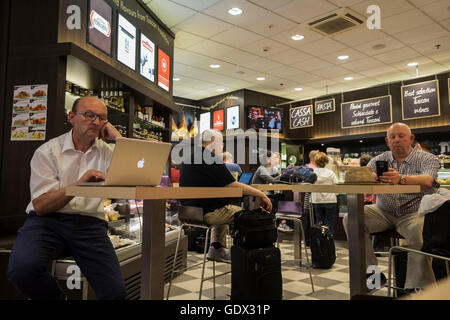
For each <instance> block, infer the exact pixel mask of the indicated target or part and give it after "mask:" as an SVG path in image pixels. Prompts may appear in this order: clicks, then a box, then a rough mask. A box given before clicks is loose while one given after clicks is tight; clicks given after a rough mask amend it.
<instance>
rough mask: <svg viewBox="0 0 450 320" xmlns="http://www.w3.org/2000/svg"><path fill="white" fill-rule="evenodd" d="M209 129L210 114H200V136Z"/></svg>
mask: <svg viewBox="0 0 450 320" xmlns="http://www.w3.org/2000/svg"><path fill="white" fill-rule="evenodd" d="M209 129H211V113H209V112H205V113H201V114H200V134H202V133H203V131H205V130H209Z"/></svg>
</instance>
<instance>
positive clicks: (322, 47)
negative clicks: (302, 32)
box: [300, 39, 347, 57]
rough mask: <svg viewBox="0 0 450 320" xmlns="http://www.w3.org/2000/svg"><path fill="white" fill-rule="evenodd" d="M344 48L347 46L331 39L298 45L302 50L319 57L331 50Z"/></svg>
mask: <svg viewBox="0 0 450 320" xmlns="http://www.w3.org/2000/svg"><path fill="white" fill-rule="evenodd" d="M345 48H347V46H345V45H343V44H341V43H339V42H337V41H334V40H332V39H322V40H318V41H315V42H313V43H309V44H307V45H304V46H303V47H300V49H301V50H302V51H304V52H306V53H309V54H311V55H313V56H319V57H322V56H325V55H326V54H328V53H331V52H336V51H338V50H343V49H345Z"/></svg>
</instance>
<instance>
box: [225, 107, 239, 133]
mask: <svg viewBox="0 0 450 320" xmlns="http://www.w3.org/2000/svg"><path fill="white" fill-rule="evenodd" d="M238 128H239V106H234V107H229V108H228V109H227V130H229V129H238Z"/></svg>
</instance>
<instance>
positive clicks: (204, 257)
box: [198, 228, 211, 300]
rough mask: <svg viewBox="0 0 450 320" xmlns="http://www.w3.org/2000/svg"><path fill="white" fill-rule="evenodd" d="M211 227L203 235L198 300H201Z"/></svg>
mask: <svg viewBox="0 0 450 320" xmlns="http://www.w3.org/2000/svg"><path fill="white" fill-rule="evenodd" d="M210 230H211V228H208V229H207V230H206V237H205V251H204V253H203V268H202V279H201V282H200V292H199V294H198V300H202V290H203V281H204V280H203V279H204V278H205V264H206V253H207V249H208V238H209V231H210Z"/></svg>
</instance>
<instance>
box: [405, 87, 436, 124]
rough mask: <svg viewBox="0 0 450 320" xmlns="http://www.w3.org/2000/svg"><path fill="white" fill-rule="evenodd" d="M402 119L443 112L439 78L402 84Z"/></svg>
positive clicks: (425, 116) (424, 116) (426, 116)
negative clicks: (440, 100)
mask: <svg viewBox="0 0 450 320" xmlns="http://www.w3.org/2000/svg"><path fill="white" fill-rule="evenodd" d="M402 112H403V114H402V119H403V120H410V119H421V118H428V117H437V116H439V115H440V114H441V109H440V104H439V83H438V81H437V80H432V81H426V82H421V83H414V84H409V85H406V86H402Z"/></svg>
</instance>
